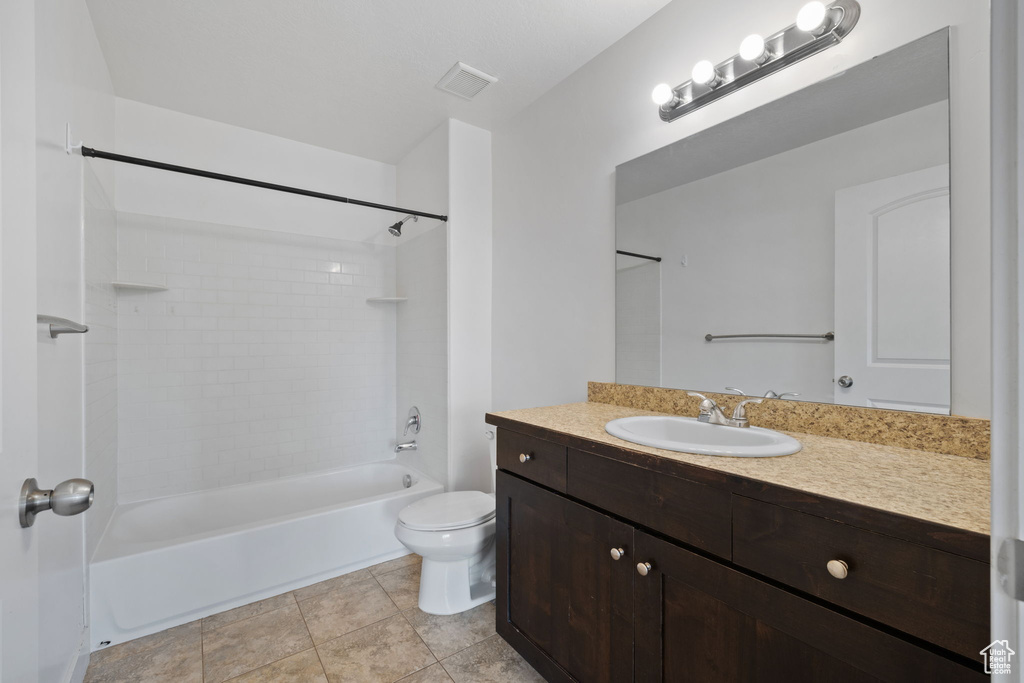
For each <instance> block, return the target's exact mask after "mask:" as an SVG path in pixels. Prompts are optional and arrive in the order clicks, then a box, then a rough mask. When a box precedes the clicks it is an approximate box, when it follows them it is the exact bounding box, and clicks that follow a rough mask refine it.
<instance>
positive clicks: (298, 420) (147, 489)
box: [118, 213, 395, 502]
mask: <svg viewBox="0 0 1024 683" xmlns="http://www.w3.org/2000/svg"><path fill="white" fill-rule="evenodd" d="M394 259H395V250H394V248H393V247H390V246H379V245H373V244H367V243H361V242H351V241H345V240H337V239H328V238H325V237H310V236H305V235H296V234H283V233H280V232H273V231H269V230H254V229H251V228H239V227H231V226H222V225H215V224H212V223H198V222H195V221H183V220H179V219H174V218H156V217H151V216H140V215H138V214H127V213H119V214H118V270H119V273H120V275H119V279H121V280H128V281H142V282H150V283H157V284H162V285H166V286H167V287H168V290H167V291H164V292H151V293H146V292H138V291H132V290H122V292H121V293H120V294H119V297H118V329H119V334H120V339H119V361H118V384H119V387H118V392H119V395H120V399H121V400H120V418H119V422H120V438H119V448H118V451H119V473H118V475H119V476H118V478H119V491H120V500H121V501H122V502H131V501H135V500H142V499H146V498H154V497H158V496H164V495H171V494H176V493H184V492H188V491H195V490H199V489H206V488H215V487H218V486H227V485H231V484H240V483H245V482H249V481H255V480H260V479H270V478H276V477H282V476H288V475H293V474H301V473H306V472H315V471H321V470H327V469H335V468H338V467H344V466H349V465H356V464H359V463H364V462H371V461H376V460H382V459H386V458H390V457H392V453H391V449H390V447H389V446H390V442H391V439H392V434H393V427H392V419H391V416H392V415H393V414H394V411H395V309H394V307H393V306H382V305H380V304H372V303H367V301H366V299H367V298H369V297H380V296H386V295H390V294H392V293H393V292H394V288H395V260H394Z"/></svg>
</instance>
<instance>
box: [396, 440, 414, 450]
mask: <svg viewBox="0 0 1024 683" xmlns="http://www.w3.org/2000/svg"><path fill="white" fill-rule="evenodd" d="M417 448H418V446H417V445H416V441H404V442H402V443H396V444H395V453H404V452H405V451H414V450H416V449H417Z"/></svg>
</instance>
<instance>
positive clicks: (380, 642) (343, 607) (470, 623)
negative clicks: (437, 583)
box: [85, 555, 543, 683]
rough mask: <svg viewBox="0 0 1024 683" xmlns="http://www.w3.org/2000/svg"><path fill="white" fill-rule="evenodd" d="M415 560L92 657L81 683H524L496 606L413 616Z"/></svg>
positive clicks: (531, 674) (525, 675)
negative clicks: (497, 628) (499, 627)
mask: <svg viewBox="0 0 1024 683" xmlns="http://www.w3.org/2000/svg"><path fill="white" fill-rule="evenodd" d="M419 583H420V558H419V556H417V555H407V556H406V557H401V558H399V559H397V560H392V561H390V562H385V563H383V564H378V565H375V566H373V567H370V568H369V569H361V570H359V571H356V572H352V573H350V574H344V575H342V576H338V577H335V578H333V579H329V580H327V581H323V582H321V583H317V584H314V585H312V586H308V587H306V588H300V589H298V590H295V591H292V592H290V593H285V594H284V595H278V596H275V597H273V598H268V599H266V600H261V601H259V602H254V603H252V604H251V605H245V606H243V607H239V608H237V609H233V610H228V611H227V612H221V613H219V614H214V615H213V616H209V617H206V618H205V619H200V620H199V621H193V622H192V623H189V624H185V625H183V626H178V627H176V628H172V629H168V630H166V631H161V632H160V633H155V634H153V635H151V636H146V637H145V638H139V639H138V640H133V641H131V642H128V643H123V644H121V645H115V646H113V647H110V648H107V649H105V650H101V651H99V652H95V653H93V655H92V661H91V663H90V664H89V671H88V672H87V673H86V676H85V680H86V683H101V682H102V683H115V682H122V681H123V682H125V683H128V682H131V683H150V682H152V683H160V682H167V683H170V682H172V681H173V682H174V683H222V682H223V681H232V682H233V683H328V682H329V683H338V682H340V681H358V682H359V683H373V682H376V681H380V682H382V683H394V682H395V681H402V682H403V683H453V682H454V683H464V682H465V683H492V682H493V683H506V682H507V683H529V682H531V681H543V679H542V678H541V677H540V675H539V674H537V672H536V671H534V670H533V668H531V667H530V665H529V664H527V663H526V662H525V661H524V660H523V659H522V657H520V656H519V655H518V654H517V653H516V652H515V651H514V650H513V649H512V648H511V647H510V646H509V645H508V644H507V643H506V642H505V641H504V640H502V639H501V638H500V637H499V636H497V635H496V634H495V632H494V619H495V616H494V603H487V604H484V605H481V606H479V607H477V608H475V609H472V610H470V611H468V612H463V613H462V614H455V615H452V616H449V617H439V616H435V615H431V614H426V613H424V612H421V611H420V610H419V609H418V608H417V607H416V603H417V598H418V595H419Z"/></svg>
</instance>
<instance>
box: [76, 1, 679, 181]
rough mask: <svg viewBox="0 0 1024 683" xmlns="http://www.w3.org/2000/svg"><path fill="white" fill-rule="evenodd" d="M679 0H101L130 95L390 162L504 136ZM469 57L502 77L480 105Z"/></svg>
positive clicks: (106, 48)
mask: <svg viewBox="0 0 1024 683" xmlns="http://www.w3.org/2000/svg"><path fill="white" fill-rule="evenodd" d="M668 1H669V0H629V1H628V2H623V1H622V0H504V2H481V1H480V0H432V1H431V2H423V1H422V0H333V1H330V0H217V1H216V2H211V1H210V0H162V1H157V0H147V1H144V2H140V1H139V0H87V3H88V6H89V9H90V12H91V14H92V19H93V23H94V25H95V28H96V34H97V36H98V37H99V41H100V45H101V46H102V49H103V53H104V56H105V57H106V61H107V64H108V66H109V68H110V74H111V77H112V79H113V82H114V91H115V92H116V94H117V95H118V96H120V97H125V98H128V99H132V100H138V101H140V102H145V103H147V104H152V105H156V106H159V107H165V108H167V109H173V110H176V111H180V112H184V113H187V114H192V115H195V116H201V117H204V118H208V119H213V120H216V121H221V122H224V123H229V124H232V125H236V126H241V127H244V128H250V129H253V130H258V131H262V132H266V133H271V134H273V135H279V136H281V137H285V138H290V139H293V140H299V141H302V142H306V143H310V144H313V145H318V146H320V147H326V148H329V149H334V150H338V151H341V152H347V153H349V154H355V155H358V156H361V157H366V158H370V159H376V160H379V161H384V162H388V163H395V162H397V161H398V160H400V159H401V158H402V157H403V156H404V155H405V154H406V153H407V152H408V151H409V150H410V149H411V148H412V147H414V146H415V145H416V144H417V143H418V142H419V141H420V140H422V139H423V138H424V137H426V135H427V134H428V133H429V132H430V131H432V130H433V129H434V128H436V127H437V126H438V125H440V124H441V123H442V122H443V121H444V120H445V119H447V118H449V117H452V118H457V119H459V120H461V121H465V122H467V123H470V124H473V125H476V126H480V127H482V128H487V129H492V128H493V127H494V126H495V125H497V124H499V123H501V122H502V121H503V120H506V119H508V118H510V117H511V116H513V115H515V114H516V113H517V112H519V111H520V110H522V109H523V108H524V107H526V106H527V105H529V104H530V103H531V102H533V101H534V100H535V99H537V98H538V97H539V96H540V95H542V94H543V93H544V92H546V91H547V90H549V89H550V88H552V87H553V86H555V85H556V84H557V83H558V82H559V81H561V80H562V79H564V78H565V77H567V76H568V75H569V74H571V73H572V72H573V71H575V70H576V69H578V68H579V67H581V66H582V65H583V64H585V63H586V62H588V61H590V60H591V59H593V58H594V57H595V56H596V55H597V54H599V53H600V52H601V51H603V50H604V49H605V48H607V47H609V46H610V45H612V44H613V43H614V42H616V41H617V40H619V39H620V38H621V37H623V36H624V35H625V34H627V33H628V32H629V31H631V30H633V29H634V28H635V27H636V26H638V25H639V24H640V23H642V22H643V21H644V20H646V19H647V18H649V17H650V16H651V15H653V14H654V13H655V12H656V11H658V10H659V9H661V8H662V7H663V6H664V5H667V4H668ZM456 61H462V62H465V63H466V64H469V65H470V66H473V67H475V68H478V69H481V70H482V71H485V72H487V73H489V74H492V75H494V76H496V77H497V78H498V82H497V83H495V84H493V85H491V86H488V87H487V88H485V89H484V91H483V92H482V93H480V94H479V95H478V96H477V97H476V98H475V99H474V100H473V101H466V100H463V99H460V98H458V97H456V96H454V95H450V94H448V93H445V92H442V91H440V90H437V89H436V88H435V87H434V85H435V83H437V81H438V80H439V79H440V78H441V76H443V75H444V74H445V73H446V72H447V71H448V69H450V68H451V67H452V66H453V65H454V64H455V62H456Z"/></svg>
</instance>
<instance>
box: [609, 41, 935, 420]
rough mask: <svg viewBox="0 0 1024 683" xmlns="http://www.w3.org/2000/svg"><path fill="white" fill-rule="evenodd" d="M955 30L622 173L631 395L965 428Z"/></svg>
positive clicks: (622, 329) (623, 346) (623, 366)
mask: <svg viewBox="0 0 1024 683" xmlns="http://www.w3.org/2000/svg"><path fill="white" fill-rule="evenodd" d="M948 65H949V58H948V30H943V31H940V32H938V33H935V34H932V35H930V36H926V37H924V38H921V39H919V40H916V41H914V42H912V43H909V44H907V45H905V46H903V47H901V48H899V49H897V50H894V51H892V52H889V53H887V54H884V55H881V56H879V57H877V58H875V59H873V60H871V61H869V62H866V63H864V64H861V65H859V66H856V67H854V68H851V69H849V70H847V71H846V72H844V73H841V74H837V75H835V76H833V77H831V78H829V79H826V80H824V81H821V82H819V83H817V84H815V85H813V86H810V87H808V88H806V89H804V90H801V91H798V92H796V93H794V94H792V95H789V96H787V97H784V98H782V99H780V100H777V101H775V102H772V103H770V104H768V105H765V106H763V107H760V108H759V109H756V110H753V111H750V112H748V113H746V114H744V115H742V116H739V117H737V118H735V119H732V120H729V121H727V122H725V123H722V124H720V125H717V126H715V127H713V128H709V129H707V130H704V131H702V132H700V133H697V134H695V135H693V136H690V137H688V138H685V139H683V140H680V141H678V142H676V143H673V144H671V145H669V146H667V147H664V148H662V149H660V150H656V151H654V152H652V153H650V154H647V155H645V156H643V157H640V158H638V159H634V160H632V161H630V162H627V163H625V164H622V165H621V166H619V167H618V168H617V171H616V205H617V206H616V250H617V255H616V301H615V311H616V372H615V374H616V381H617V382H619V383H624V384H643V385H652V386H666V387H676V388H685V389H694V390H707V391H717V392H726V391H727V388H730V389H728V390H729V391H737V392H742V393H744V394H747V395H751V396H765V395H768V396H773V395H782V396H784V397H785V398H788V399H792V400H806V401H817V402H830V403H831V402H835V403H842V404H847V405H860V406H870V407H877V408H892V409H899V410H914V411H922V412H931V413H941V414H949V412H950V325H951V320H950V247H949V245H950V239H949V237H950V211H949V207H950V183H949V107H948V96H949V74H948V71H949V66H948Z"/></svg>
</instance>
